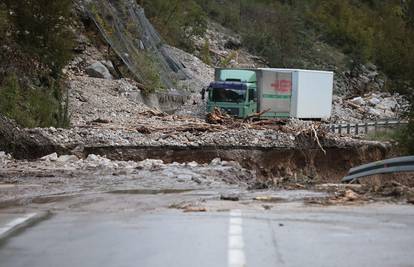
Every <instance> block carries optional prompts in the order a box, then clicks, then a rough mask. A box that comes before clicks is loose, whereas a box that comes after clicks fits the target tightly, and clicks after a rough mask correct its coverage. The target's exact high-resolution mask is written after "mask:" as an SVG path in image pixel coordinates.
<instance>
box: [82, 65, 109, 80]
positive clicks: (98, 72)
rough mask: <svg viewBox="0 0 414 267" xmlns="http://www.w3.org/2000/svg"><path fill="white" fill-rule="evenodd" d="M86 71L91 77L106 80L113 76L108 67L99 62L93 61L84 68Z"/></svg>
mask: <svg viewBox="0 0 414 267" xmlns="http://www.w3.org/2000/svg"><path fill="white" fill-rule="evenodd" d="M85 71H86V73H87V74H88V75H89V76H91V77H93V78H101V79H106V80H112V79H113V77H112V75H111V73H110V72H109V70H108V68H107V67H106V66H105V65H104V64H102V63H101V62H95V63H93V64H91V65H90V66H89V67H87V68H86V70H85Z"/></svg>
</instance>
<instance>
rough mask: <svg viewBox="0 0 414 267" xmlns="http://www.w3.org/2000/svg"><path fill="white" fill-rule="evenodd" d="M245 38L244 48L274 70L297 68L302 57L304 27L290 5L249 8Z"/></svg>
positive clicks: (244, 19) (276, 3)
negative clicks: (300, 46) (267, 62)
mask: <svg viewBox="0 0 414 267" xmlns="http://www.w3.org/2000/svg"><path fill="white" fill-rule="evenodd" d="M244 8H246V9H247V10H248V12H247V13H243V22H242V28H241V34H242V38H243V44H244V45H245V46H246V47H247V48H248V49H249V50H250V51H251V52H253V53H256V54H259V55H262V56H264V57H265V58H266V59H267V60H268V61H269V63H270V64H271V65H272V66H280V67H293V66H294V63H295V62H296V61H297V59H298V57H299V55H300V53H299V51H300V48H299V38H300V24H299V21H298V20H296V19H295V18H296V17H297V14H295V12H294V11H293V9H292V7H291V6H289V5H287V4H281V3H278V2H275V3H274V4H271V5H269V4H262V5H261V4H257V3H255V4H250V5H248V4H246V5H245V6H244Z"/></svg>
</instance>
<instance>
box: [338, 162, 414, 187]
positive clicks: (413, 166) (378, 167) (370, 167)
mask: <svg viewBox="0 0 414 267" xmlns="http://www.w3.org/2000/svg"><path fill="white" fill-rule="evenodd" d="M398 172H414V156H408V157H400V158H393V159H388V160H382V161H376V162H373V163H369V164H365V165H361V166H359V167H355V168H352V169H350V170H349V172H348V175H347V176H345V177H344V178H342V180H341V182H343V183H352V182H354V181H356V180H358V179H359V178H362V177H366V176H372V175H376V174H387V173H398Z"/></svg>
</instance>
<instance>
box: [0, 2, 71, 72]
mask: <svg viewBox="0 0 414 267" xmlns="http://www.w3.org/2000/svg"><path fill="white" fill-rule="evenodd" d="M4 1H6V5H7V6H8V8H9V9H10V10H11V11H12V12H13V13H12V14H13V15H12V16H11V19H12V20H13V23H14V26H15V28H16V31H15V32H16V40H17V41H18V43H19V44H20V45H21V46H22V47H23V48H24V49H25V50H26V51H27V52H29V53H31V54H33V55H35V56H37V57H38V58H39V59H40V60H41V61H42V62H43V63H45V64H47V65H48V66H49V68H50V69H51V70H52V74H53V75H54V76H55V77H57V76H58V75H59V73H60V70H61V69H62V67H63V66H64V65H65V64H66V63H67V62H68V60H69V59H70V57H71V48H72V44H73V43H72V41H73V40H72V38H73V34H72V32H71V31H70V30H69V27H68V26H69V24H70V14H71V7H72V0H56V1H49V0H19V1H14V0H4Z"/></svg>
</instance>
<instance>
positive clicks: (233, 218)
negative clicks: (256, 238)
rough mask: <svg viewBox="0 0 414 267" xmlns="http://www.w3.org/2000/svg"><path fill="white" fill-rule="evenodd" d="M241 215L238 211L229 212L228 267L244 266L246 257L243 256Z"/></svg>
mask: <svg viewBox="0 0 414 267" xmlns="http://www.w3.org/2000/svg"><path fill="white" fill-rule="evenodd" d="M241 216H242V213H241V211H240V210H233V211H231V212H230V220H229V240H228V266H229V267H244V266H246V255H245V254H244V241H243V227H242V223H243V220H242V217H241Z"/></svg>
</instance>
